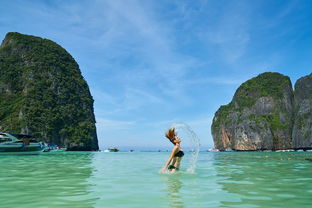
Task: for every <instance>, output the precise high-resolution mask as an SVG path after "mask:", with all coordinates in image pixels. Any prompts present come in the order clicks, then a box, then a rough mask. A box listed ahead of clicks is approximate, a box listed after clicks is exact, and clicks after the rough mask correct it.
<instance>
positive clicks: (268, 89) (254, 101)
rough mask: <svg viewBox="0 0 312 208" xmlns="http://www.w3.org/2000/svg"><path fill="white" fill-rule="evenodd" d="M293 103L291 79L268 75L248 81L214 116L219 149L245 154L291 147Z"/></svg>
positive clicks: (212, 129)
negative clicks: (245, 151) (250, 151)
mask: <svg viewBox="0 0 312 208" xmlns="http://www.w3.org/2000/svg"><path fill="white" fill-rule="evenodd" d="M293 102H294V98H293V91H292V85H291V81H290V79H289V77H287V76H283V75H282V74H279V73H270V72H267V73H263V74H260V75H259V76H257V77H255V78H253V79H250V80H248V81H246V82H245V83H243V84H242V85H241V86H240V87H239V88H238V89H237V91H236V93H235V95H234V97H233V100H232V101H231V102H230V103H229V104H228V105H224V106H221V107H220V108H219V110H218V111H217V112H216V114H215V116H214V119H213V123H212V127H211V132H212V135H213V139H214V144H215V147H216V148H217V149H220V150H227V149H231V150H241V151H243V150H279V149H289V148H291V134H292V125H293V123H292V122H293V110H292V109H293V107H292V106H293Z"/></svg>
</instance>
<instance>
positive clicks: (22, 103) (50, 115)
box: [0, 33, 98, 150]
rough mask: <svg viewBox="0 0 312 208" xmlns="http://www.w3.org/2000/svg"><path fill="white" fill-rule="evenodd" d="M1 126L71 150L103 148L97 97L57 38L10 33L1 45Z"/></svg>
mask: <svg viewBox="0 0 312 208" xmlns="http://www.w3.org/2000/svg"><path fill="white" fill-rule="evenodd" d="M0 96H1V100H0V109H1V110H0V126H1V130H0V131H4V132H15V133H26V134H32V135H34V136H36V137H37V138H38V139H39V140H43V141H45V142H48V143H53V144H57V145H60V146H63V147H67V148H68V149H70V150H98V140H97V135H96V129H95V117H94V112H93V98H92V96H91V94H90V90H89V87H88V84H87V83H86V81H85V80H84V78H83V77H82V75H81V72H80V69H79V66H78V64H77V63H76V61H75V60H74V59H73V57H72V56H71V55H70V54H69V53H68V52H67V51H66V50H65V49H63V48H62V47H61V46H59V45H58V44H56V43H55V42H53V41H50V40H47V39H42V38H39V37H35V36H30V35H23V34H20V33H8V34H7V35H6V37H5V39H4V40H3V42H2V44H1V46H0Z"/></svg>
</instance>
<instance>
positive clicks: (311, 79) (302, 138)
mask: <svg viewBox="0 0 312 208" xmlns="http://www.w3.org/2000/svg"><path fill="white" fill-rule="evenodd" d="M294 110H295V119H294V121H295V122H294V128H293V134H292V136H293V147H294V148H295V149H310V148H312V74H310V75H308V76H305V77H302V78H300V79H299V80H298V81H297V82H296V84H295V108H294Z"/></svg>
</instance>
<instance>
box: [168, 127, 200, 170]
mask: <svg viewBox="0 0 312 208" xmlns="http://www.w3.org/2000/svg"><path fill="white" fill-rule="evenodd" d="M171 127H173V128H175V130H176V133H177V135H178V136H179V137H180V138H181V140H182V146H183V145H184V144H186V145H187V146H188V147H189V148H190V153H191V157H190V160H189V162H188V163H189V164H187V167H188V168H187V172H188V173H194V172H195V169H196V163H197V158H198V153H199V146H200V141H199V138H198V137H197V135H196V134H195V132H194V131H193V130H192V129H191V127H190V126H189V125H187V124H186V123H180V122H179V123H174V124H172V126H171Z"/></svg>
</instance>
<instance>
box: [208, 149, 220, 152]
mask: <svg viewBox="0 0 312 208" xmlns="http://www.w3.org/2000/svg"><path fill="white" fill-rule="evenodd" d="M207 152H219V150H218V149H215V148H211V149H208V150H207Z"/></svg>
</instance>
